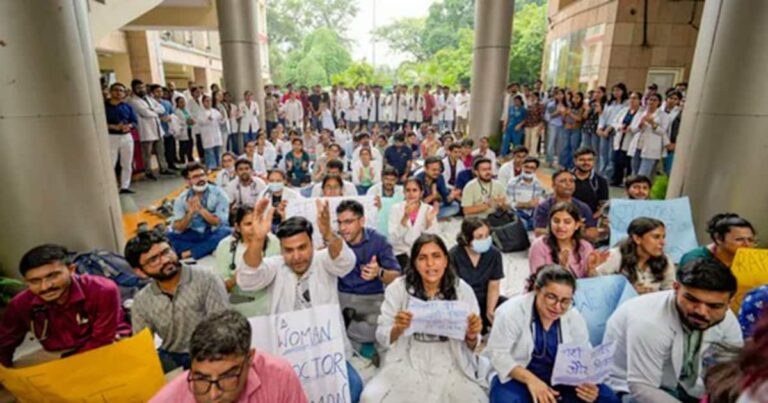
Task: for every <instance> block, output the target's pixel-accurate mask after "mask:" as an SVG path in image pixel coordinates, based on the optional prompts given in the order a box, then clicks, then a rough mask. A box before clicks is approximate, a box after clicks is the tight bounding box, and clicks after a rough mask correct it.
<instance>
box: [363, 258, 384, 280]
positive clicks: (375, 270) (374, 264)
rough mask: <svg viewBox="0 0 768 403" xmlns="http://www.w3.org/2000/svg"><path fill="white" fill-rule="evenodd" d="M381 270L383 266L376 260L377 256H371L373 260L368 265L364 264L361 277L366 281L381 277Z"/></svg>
mask: <svg viewBox="0 0 768 403" xmlns="http://www.w3.org/2000/svg"><path fill="white" fill-rule="evenodd" d="M380 271H381V266H379V262H378V261H377V260H376V256H374V257H373V258H371V262H370V263H368V264H367V265H365V266H363V269H362V272H361V273H360V277H361V278H362V279H363V280H365V281H371V280H375V279H376V278H378V277H379V272H380Z"/></svg>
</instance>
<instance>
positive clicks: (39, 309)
mask: <svg viewBox="0 0 768 403" xmlns="http://www.w3.org/2000/svg"><path fill="white" fill-rule="evenodd" d="M47 310H48V308H46V307H45V306H43V305H38V306H35V307H34V308H32V318H31V319H30V320H29V330H30V331H31V332H32V335H33V336H34V337H35V338H36V339H37V340H38V341H45V340H47V339H48V316H47V315H45V312H46V311H47ZM41 314H42V315H44V320H43V329H42V332H41V333H40V335H39V336H38V335H37V329H36V328H35V318H36V317H37V316H38V315H41ZM75 321H76V322H77V324H78V325H79V326H83V325H87V324H88V323H89V320H88V316H86V315H85V314H83V315H81V314H80V313H77V314H75Z"/></svg>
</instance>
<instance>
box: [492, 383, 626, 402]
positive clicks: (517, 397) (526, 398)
mask: <svg viewBox="0 0 768 403" xmlns="http://www.w3.org/2000/svg"><path fill="white" fill-rule="evenodd" d="M597 387H598V389H599V390H598V396H597V400H595V402H596V403H619V398H618V397H617V396H616V393H614V392H613V390H612V389H611V388H610V387H608V386H607V385H597ZM553 389H555V390H557V391H558V393H560V396H559V399H558V400H557V401H558V402H564V403H577V402H582V400H581V399H579V398H578V396H576V388H575V387H574V386H566V385H557V386H554V387H553ZM529 402H533V398H532V397H531V392H529V391H528V387H527V386H525V384H523V383H522V382H519V381H516V380H514V379H512V380H510V381H508V382H506V383H501V382H500V381H499V377H497V376H496V377H494V378H493V381H491V390H490V403H529Z"/></svg>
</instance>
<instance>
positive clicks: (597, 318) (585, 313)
mask: <svg viewBox="0 0 768 403" xmlns="http://www.w3.org/2000/svg"><path fill="white" fill-rule="evenodd" d="M636 296H637V291H635V289H634V287H632V285H631V284H630V283H629V281H627V278H626V277H624V276H622V275H620V274H614V275H610V276H599V277H591V278H582V279H579V280H577V281H576V294H575V295H574V296H573V305H574V307H575V308H576V309H578V310H579V313H580V314H581V316H582V317H583V318H584V320H585V321H586V322H587V330H589V341H590V343H592V345H593V346H597V345H599V344H600V343H602V342H603V335H604V334H605V323H606V322H607V321H608V318H609V317H610V316H611V314H613V311H615V310H616V308H618V307H619V305H621V304H622V303H624V301H626V300H628V299H630V298H633V297H636Z"/></svg>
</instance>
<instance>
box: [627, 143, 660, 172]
mask: <svg viewBox="0 0 768 403" xmlns="http://www.w3.org/2000/svg"><path fill="white" fill-rule="evenodd" d="M641 153H642V151H641V150H637V151H635V155H634V156H633V157H632V175H645V176H647V177H649V178H652V177H653V174H654V173H655V172H654V171H653V169H654V168H655V167H656V163H657V162H659V160H658V159H653V158H643V157H641V156H640V155H641Z"/></svg>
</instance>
